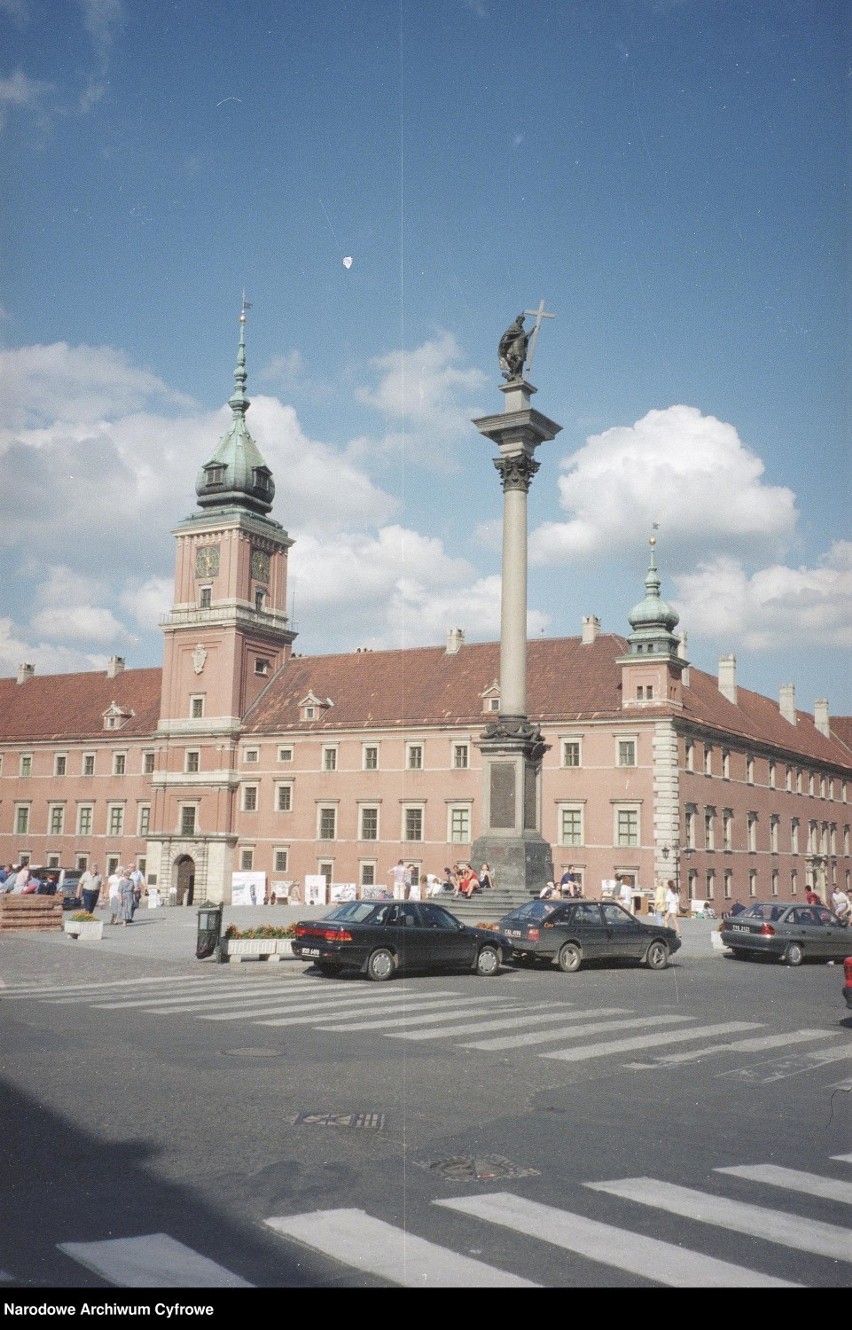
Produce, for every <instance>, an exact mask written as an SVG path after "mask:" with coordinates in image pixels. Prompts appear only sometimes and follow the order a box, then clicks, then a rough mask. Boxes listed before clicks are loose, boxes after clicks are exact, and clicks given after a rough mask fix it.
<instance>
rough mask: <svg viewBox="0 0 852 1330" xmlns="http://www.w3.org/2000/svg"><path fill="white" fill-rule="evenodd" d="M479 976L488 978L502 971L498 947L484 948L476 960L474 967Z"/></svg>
mask: <svg viewBox="0 0 852 1330" xmlns="http://www.w3.org/2000/svg"><path fill="white" fill-rule="evenodd" d="M474 969H475V970H476V973H477V974H481V975H484V976H485V977H486V978H488V977H490V976H491V975H492V974H496V973H497V971H498V970H499V969H500V953H499V951H498V950H497V948H496V947H483V948H482V950H481V951H480V953H479V955H478V956H477V958H476V965H475V966H474Z"/></svg>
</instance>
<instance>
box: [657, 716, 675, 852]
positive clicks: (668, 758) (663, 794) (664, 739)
mask: <svg viewBox="0 0 852 1330" xmlns="http://www.w3.org/2000/svg"><path fill="white" fill-rule="evenodd" d="M651 749H652V754H653V787H654V873H655V875H656V876H657V877H665V876H667V872H666V858H665V856H664V855H663V849H664V848H666V847H669V848H671V847H674V846H675V845H678V844H679V842H680V761H679V741H678V733H677V729H676V726H675V724H674V721H673V720H672V719H671V718H670V717H667V718H665V719H663V718H661V719H660V720H658V721H657V723H656V724H655V726H654V734H653V738H652V741H651Z"/></svg>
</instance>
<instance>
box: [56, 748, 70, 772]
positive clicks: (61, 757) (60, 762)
mask: <svg viewBox="0 0 852 1330" xmlns="http://www.w3.org/2000/svg"><path fill="white" fill-rule="evenodd" d="M67 769H68V758H67V757H66V756H65V754H64V753H57V754H56V757H55V758H54V763H53V774H54V776H64V775H65V773H66V771H67Z"/></svg>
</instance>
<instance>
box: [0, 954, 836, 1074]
mask: <svg viewBox="0 0 852 1330" xmlns="http://www.w3.org/2000/svg"><path fill="white" fill-rule="evenodd" d="M0 1001H2V1002H4V1003H10V1002H12V1003H14V1002H15V1001H19V1002H39V1003H46V1004H50V1005H56V1006H60V1007H65V1006H85V1007H88V1008H90V1009H91V1010H92V1011H93V1012H97V1013H102V1012H105V1013H114V1014H117V1013H125V1014H128V1015H131V1014H138V1015H140V1016H146V1017H152V1018H169V1019H173V1018H176V1017H186V1018H188V1019H193V1020H198V1021H203V1022H205V1023H211V1024H214V1025H221V1026H222V1027H223V1028H228V1027H233V1026H234V1025H236V1024H249V1025H252V1026H257V1027H260V1028H263V1029H269V1030H276V1029H282V1030H283V1029H293V1030H298V1029H299V1028H300V1027H312V1028H313V1029H315V1030H316V1031H317V1034H318V1035H323V1034H328V1035H339V1034H345V1033H352V1034H355V1033H372V1034H375V1035H377V1036H379V1037H381V1038H386V1039H389V1040H394V1041H401V1042H403V1043H409V1044H420V1045H424V1044H429V1043H433V1044H438V1043H446V1044H451V1045H453V1046H454V1047H457V1048H459V1049H464V1050H470V1051H472V1052H480V1053H489V1054H493V1053H498V1052H499V1053H502V1052H513V1053H517V1054H518V1055H519V1056H520V1055H526V1056H530V1057H538V1058H541V1059H543V1060H545V1061H553V1062H558V1063H563V1064H565V1065H566V1066H576V1067H582V1066H583V1065H585V1064H589V1063H600V1061H601V1060H602V1059H610V1060H615V1061H617V1063H618V1064H619V1065H621V1066H625V1067H628V1068H630V1069H631V1070H641V1069H643V1068H647V1069H653V1068H660V1067H668V1068H671V1069H673V1070H674V1069H677V1068H678V1067H688V1066H689V1065H690V1064H691V1063H695V1062H697V1061H699V1060H705V1059H709V1058H717V1059H722V1058H724V1057H725V1056H726V1055H727V1057H728V1058H734V1059H738V1060H739V1065H738V1066H737V1067H736V1068H735V1069H734V1070H733V1071H732V1070H731V1069H730V1068H729V1067H727V1068H726V1067H724V1066H723V1069H722V1070H720V1072H719V1074H720V1075H722V1074H724V1075H737V1074H743V1075H748V1076H749V1077H751V1078H752V1079H758V1080H759V1079H766V1080H770V1079H779V1078H781V1077H783V1076H785V1075H797V1074H800V1073H801V1072H806V1071H809V1070H815V1069H817V1068H819V1067H824V1066H830V1065H831V1064H832V1063H833V1062H837V1063H842V1062H844V1061H846V1062H848V1061H849V1060H850V1058H852V1049H850V1046H849V1042H848V1038H847V1036H846V1032H845V1031H844V1030H843V1029H842V1027H840V1026H839V1025H838V1026H831V1027H829V1028H822V1029H820V1028H815V1027H808V1026H805V1027H802V1028H799V1029H792V1030H778V1029H774V1030H773V1029H771V1028H769V1027H768V1026H767V1024H766V1022H764V1021H755V1020H747V1021H743V1020H733V1021H724V1022H718V1023H711V1022H705V1021H702V1020H701V1019H700V1018H697V1017H695V1016H694V1015H691V1014H689V1013H688V1012H683V1011H666V1010H661V1011H656V1012H649V1011H648V1010H646V1009H643V1010H641V1011H636V1010H631V1009H630V1008H628V1007H616V1006H600V1007H583V1008H581V1007H579V1006H578V1004H577V1003H576V1002H571V1001H567V1000H561V999H556V1000H555V1001H554V1000H550V1001H536V1000H532V999H530V998H526V997H524V991H523V989H522V988H521V987H520V986H518V985H516V984H515V983H508V984H506V985H502V986H499V987H498V986H491V985H481V984H476V985H473V986H471V985H469V984H466V985H464V986H463V987H453V986H451V985H447V986H445V987H441V988H439V989H424V988H423V987H422V985H419V984H418V983H417V982H416V981H411V980H399V981H396V982H394V983H393V984H388V985H365V984H361V983H357V982H350V983H346V982H341V981H332V982H328V981H326V980H321V979H318V978H317V977H316V976H313V975H310V974H306V975H304V976H302V977H298V978H292V979H287V981H286V982H283V983H282V982H281V981H280V980H279V979H278V977H277V974H276V973H272V974H270V973H269V972H268V971H265V972H264V973H263V974H262V975H258V976H257V977H252V978H248V977H244V976H243V975H240V977H239V978H238V979H237V978H235V977H234V976H232V975H230V974H229V973H228V972H225V973H222V972H220V971H218V970H214V971H213V972H212V973H211V972H210V971H207V972H205V973H204V974H199V975H194V974H192V975H183V976H167V977H156V976H147V977H144V978H141V979H122V980H115V981H104V982H101V983H95V984H66V985H56V986H50V985H47V984H44V983H33V984H17V985H14V984H13V985H10V986H8V987H6V988H4V989H3V990H2V992H0ZM794 1047H795V1049H796V1052H795V1053H793V1054H791V1053H790V1050H791V1049H792V1048H794ZM775 1051H778V1052H779V1053H782V1052H783V1053H785V1054H786V1057H785V1058H783V1059H780V1060H779V1059H776V1060H775V1062H771V1061H761V1060H760V1059H761V1057H762V1055H763V1054H769V1055H771V1054H773V1053H774V1052H775ZM743 1060H745V1061H743ZM755 1060H756V1069H753V1068H751V1066H750V1065H747V1064H750V1063H751V1062H755Z"/></svg>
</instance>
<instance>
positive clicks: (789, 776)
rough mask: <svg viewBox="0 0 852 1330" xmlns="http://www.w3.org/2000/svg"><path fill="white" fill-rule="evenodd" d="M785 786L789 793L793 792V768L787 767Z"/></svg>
mask: <svg viewBox="0 0 852 1330" xmlns="http://www.w3.org/2000/svg"><path fill="white" fill-rule="evenodd" d="M784 787H785V789H786V790H788V791H789V793H791V794H792V792H793V768H792V767H787V768H786V770H785V772H784Z"/></svg>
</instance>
